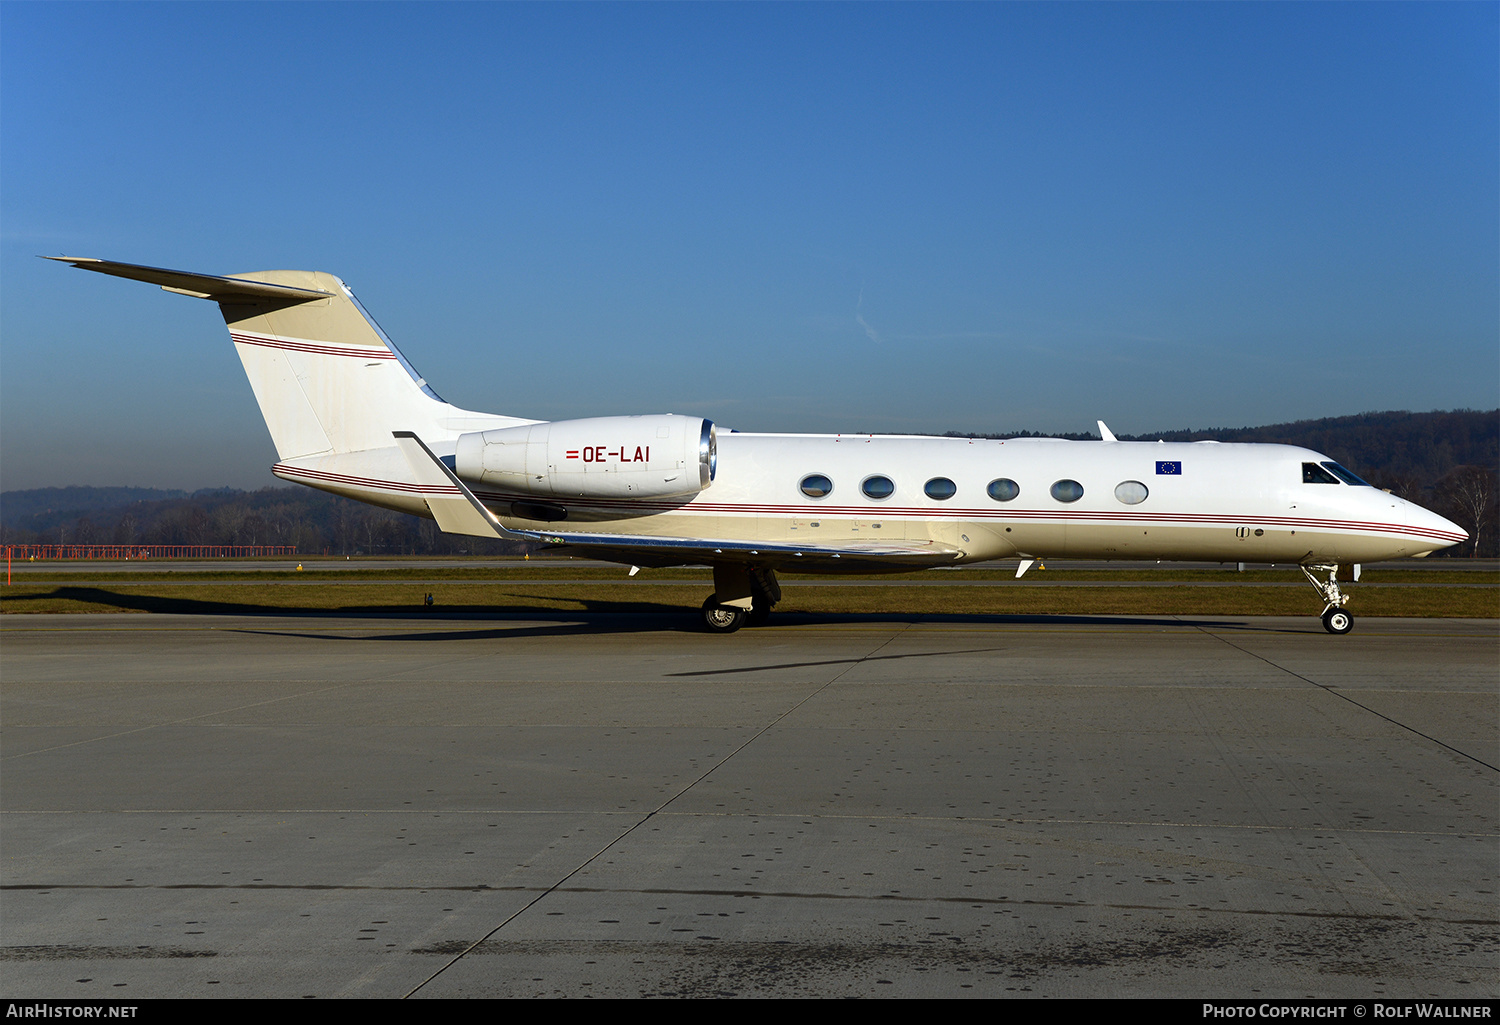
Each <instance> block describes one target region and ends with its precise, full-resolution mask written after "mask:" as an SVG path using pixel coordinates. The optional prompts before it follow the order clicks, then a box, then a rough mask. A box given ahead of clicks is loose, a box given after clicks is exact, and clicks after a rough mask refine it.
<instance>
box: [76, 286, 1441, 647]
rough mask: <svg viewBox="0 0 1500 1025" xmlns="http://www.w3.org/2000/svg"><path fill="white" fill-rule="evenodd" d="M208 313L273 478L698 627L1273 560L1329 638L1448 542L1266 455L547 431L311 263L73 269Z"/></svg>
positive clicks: (1345, 483)
mask: <svg viewBox="0 0 1500 1025" xmlns="http://www.w3.org/2000/svg"><path fill="white" fill-rule="evenodd" d="M48 259H54V260H61V261H63V262H65V263H69V264H72V265H73V266H75V267H80V268H82V269H84V270H92V271H98V272H100V273H103V274H113V275H115V276H117V277H122V278H132V279H135V280H137V281H146V282H150V283H153V284H157V285H160V286H161V287H162V288H164V289H166V290H167V291H168V292H177V293H180V294H183V295H189V296H194V297H196V298H200V299H212V300H213V301H214V302H216V303H218V304H219V309H220V310H221V311H222V313H223V314H224V320H225V322H226V323H227V324H228V326H229V336H230V338H232V339H233V340H234V347H235V349H236V350H237V351H238V352H239V355H240V359H241V361H242V362H243V363H244V366H245V373H246V374H248V375H249V377H250V387H251V388H253V389H254V391H255V398H256V400H257V401H258V402H259V403H260V409H261V413H262V414H263V415H264V416H265V420H266V426H267V427H268V428H269V429H270V432H271V440H272V441H273V442H274V443H275V445H276V453H277V458H278V460H279V461H278V462H277V463H276V465H275V466H274V467H273V468H272V472H273V473H275V474H276V476H278V477H281V478H282V479H284V480H289V481H294V482H296V483H298V484H306V485H308V486H310V487H314V488H320V489H322V490H324V491H331V492H333V493H334V494H338V495H345V496H347V497H349V498H354V499H358V500H359V501H361V502H369V503H372V504H374V505H379V506H384V507H386V508H389V509H396V510H399V511H401V512H406V513H414V514H416V515H418V516H429V517H431V518H433V519H435V520H436V521H437V524H438V526H439V527H440V528H441V529H442V530H443V531H444V532H446V533H452V534H468V535H473V536H476V537H494V538H505V539H510V540H516V541H529V542H534V543H538V544H541V545H544V546H548V547H555V548H566V549H570V550H572V551H576V552H579V553H583V554H587V555H590V556H593V557H595V558H599V559H606V560H609V561H612V562H619V563H623V564H626V565H629V566H631V567H633V568H632V571H631V572H632V573H634V567H640V566H675V565H684V564H689V563H692V564H701V563H707V564H708V565H711V566H712V567H713V572H714V593H713V594H712V595H710V596H709V598H708V600H707V601H705V602H704V603H703V622H704V624H705V625H706V627H707V628H708V629H709V630H711V631H715V632H719V633H729V632H732V631H734V630H737V629H739V628H740V627H741V626H742V625H744V624H745V623H746V622H749V623H760V622H764V621H765V619H766V617H767V616H768V615H769V613H770V611H771V607H772V606H773V605H775V604H776V602H777V601H778V600H779V599H780V597H781V589H780V587H779V586H778V584H777V582H776V572H777V570H788V571H794V572H804V573H880V572H904V571H909V570H912V569H919V568H923V567H931V566H956V565H961V564H964V563H971V562H984V561H988V560H992V559H1017V560H1019V566H1018V569H1017V571H1016V575H1017V576H1018V577H1019V576H1020V575H1021V574H1023V573H1025V572H1026V570H1027V569H1028V568H1029V567H1030V566H1031V565H1032V563H1033V562H1034V561H1035V560H1037V559H1041V558H1048V557H1057V558H1063V557H1066V558H1090V559H1122V560H1124V559H1142V560H1168V559H1193V560H1214V561H1223V562H1262V563H1268V562H1280V563H1296V564H1297V565H1298V566H1300V567H1301V568H1302V571H1303V573H1304V574H1306V576H1307V579H1308V581H1309V582H1310V583H1311V584H1312V585H1313V587H1314V588H1316V589H1317V591H1318V593H1319V595H1320V596H1321V597H1322V599H1323V602H1324V607H1323V613H1322V619H1323V626H1324V627H1325V628H1326V629H1327V630H1328V631H1329V632H1330V633H1335V634H1342V633H1347V632H1348V631H1349V629H1350V628H1351V627H1352V626H1353V623H1354V620H1353V617H1352V616H1350V614H1349V612H1348V611H1347V610H1346V609H1345V605H1346V604H1347V602H1348V596H1347V595H1346V594H1345V593H1344V592H1343V590H1342V589H1340V587H1339V583H1340V581H1341V580H1346V581H1347V580H1351V579H1357V578H1358V566H1359V564H1361V563H1365V562H1373V561H1377V560H1382V559H1393V558H1397V557H1399V556H1423V555H1426V554H1428V553H1429V552H1432V551H1436V550H1438V549H1440V548H1447V547H1448V546H1450V545H1454V544H1457V543H1459V542H1461V541H1463V540H1465V539H1466V538H1467V537H1468V534H1467V533H1465V532H1464V530H1462V529H1461V528H1460V527H1459V526H1458V525H1456V524H1454V523H1451V522H1449V521H1448V520H1446V519H1444V518H1443V517H1441V516H1438V515H1436V514H1434V513H1431V512H1428V511H1427V510H1426V509H1423V508H1421V507H1420V506H1417V505H1413V504H1412V503H1410V502H1406V501H1404V500H1402V499H1400V498H1397V497H1395V496H1394V495H1391V494H1388V493H1386V492H1384V491H1381V490H1379V489H1376V488H1373V487H1370V486H1369V485H1368V484H1366V483H1365V482H1364V481H1362V480H1360V479H1359V478H1358V477H1356V476H1355V475H1354V474H1352V473H1350V472H1349V471H1348V470H1346V469H1344V468H1343V467H1342V466H1340V465H1338V464H1337V463H1335V462H1334V461H1333V460H1331V459H1329V458H1328V457H1326V456H1324V455H1321V454H1319V453H1317V452H1312V451H1309V450H1307V449H1302V448H1293V447H1291V446H1286V445H1242V444H1218V443H1216V442H1196V443H1191V444H1165V443H1161V442H1157V443H1155V444H1152V443H1149V442H1122V441H1117V440H1116V439H1115V437H1114V435H1113V434H1112V433H1110V430H1109V428H1108V427H1106V426H1105V425H1104V423H1103V422H1102V421H1101V422H1100V423H1099V431H1100V435H1101V438H1102V440H1101V441H1061V440H1056V439H1049V438H1026V439H1012V440H1008V441H985V440H978V439H973V440H971V439H964V438H932V437H895V436H886V435H805V434H741V433H739V432H737V431H721V430H719V429H718V428H717V427H716V426H715V425H714V424H713V423H712V422H711V421H709V420H704V419H702V418H700V417H689V416H677V415H674V414H671V413H660V414H651V415H643V416H611V417H595V418H591V419H585V420H563V421H557V422H552V423H547V422H542V421H537V420H523V419H518V418H516V417H510V416H498V415H495V414H490V413H475V412H471V411H469V410H465V409H459V408H457V407H456V406H453V405H450V404H449V403H447V402H444V401H443V400H442V399H441V398H439V397H438V395H437V393H436V392H434V391H433V390H432V389H431V388H430V387H428V385H427V382H426V381H424V380H423V379H422V378H421V377H420V376H419V375H418V374H417V372H416V371H415V370H414V369H413V368H412V366H411V364H410V363H408V362H407V361H406V359H405V358H404V357H403V356H402V355H401V353H400V351H399V350H397V348H396V346H395V345H394V344H393V343H392V342H391V340H390V339H389V338H387V337H386V335H385V332H383V331H382V330H381V329H380V327H379V326H378V325H377V324H376V323H375V321H374V320H373V319H372V318H371V317H370V316H369V315H368V314H367V313H366V312H365V310H364V307H363V306H361V305H360V303H359V301H358V300H357V299H355V298H354V293H353V292H351V291H350V290H349V288H348V287H347V286H346V285H345V284H344V283H343V282H342V281H340V280H339V279H338V278H336V277H334V276H333V275H331V274H325V273H321V272H314V271H262V272H257V273H251V274H233V275H228V276H223V277H220V276H216V275H211V274H194V273H188V272H184V271H174V270H164V269H162V268H158V267H141V266H136V265H134V264H128V263H113V262H110V261H106V260H95V259H87V258H74V257H48Z"/></svg>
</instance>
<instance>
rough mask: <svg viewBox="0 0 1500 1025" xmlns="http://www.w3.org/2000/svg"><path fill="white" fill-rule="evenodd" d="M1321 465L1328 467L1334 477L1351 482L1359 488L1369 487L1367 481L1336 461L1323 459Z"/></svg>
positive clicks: (1346, 482) (1347, 482)
mask: <svg viewBox="0 0 1500 1025" xmlns="http://www.w3.org/2000/svg"><path fill="white" fill-rule="evenodd" d="M1323 465H1324V466H1326V467H1328V470H1329V472H1331V473H1332V474H1333V475H1334V476H1335V477H1337V478H1338V479H1339V480H1341V481H1343V482H1344V483H1345V484H1353V485H1354V486H1356V487H1361V488H1367V487H1370V484H1369V482H1367V481H1362V480H1360V479H1359V478H1358V477H1356V476H1355V475H1354V474H1352V473H1350V472H1349V471H1348V470H1346V469H1344V468H1343V467H1342V466H1340V465H1339V464H1338V463H1335V462H1331V461H1329V460H1324V461H1323Z"/></svg>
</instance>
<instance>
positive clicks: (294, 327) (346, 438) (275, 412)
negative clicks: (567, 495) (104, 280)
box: [47, 256, 532, 464]
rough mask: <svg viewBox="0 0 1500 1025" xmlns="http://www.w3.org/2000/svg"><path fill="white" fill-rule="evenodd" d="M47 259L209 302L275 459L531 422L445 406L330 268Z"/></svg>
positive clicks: (439, 439)
mask: <svg viewBox="0 0 1500 1025" xmlns="http://www.w3.org/2000/svg"><path fill="white" fill-rule="evenodd" d="M47 259H49V260H60V261H62V262H64V263H69V264H72V265H73V266H75V267H79V268H82V269H83V270H92V271H97V272H99V273H101V274H112V275H114V276H115V277H121V278H131V279H133V280H136V281H148V282H151V283H152V284H157V285H160V286H161V287H162V288H164V289H166V290H167V291H169V292H176V293H179V294H181V295H189V296H193V297H195V298H198V299H211V300H213V301H214V302H216V303H218V304H219V310H220V311H221V312H222V313H223V315H224V322H225V323H226V324H227V325H228V326H229V335H230V337H231V338H232V339H233V340H234V347H235V350H236V351H237V352H238V353H239V355H240V362H241V363H242V364H243V365H244V367H245V374H246V375H247V376H248V377H249V378H250V387H251V388H252V389H253V390H254V392H255V399H256V401H257V402H258V403H260V411H261V414H262V415H263V416H264V417H265V420H266V427H267V428H268V429H269V430H270V432H271V440H272V442H273V443H274V444H275V445H276V454H277V456H278V458H279V459H280V461H281V462H282V463H283V464H285V463H291V462H293V461H297V460H305V459H309V458H311V457H319V456H339V455H345V454H347V453H351V452H365V451H369V450H372V449H390V448H392V439H391V432H392V431H396V430H402V431H415V432H418V433H420V434H421V435H422V437H424V438H427V439H428V440H429V441H433V442H435V443H438V444H442V443H451V441H452V439H454V438H456V437H457V436H458V434H459V433H461V432H462V431H464V430H484V429H489V428H496V427H507V426H512V425H516V424H525V423H531V422H532V421H529V420H517V419H515V418H512V417H500V416H493V415H489V414H483V413H471V412H468V411H466V410H461V409H455V408H454V407H453V406H450V405H449V404H448V403H446V402H444V401H443V400H442V399H440V398H438V396H437V394H436V393H434V392H433V390H432V389H431V388H429V387H428V386H427V382H425V381H423V380H422V379H421V378H420V377H419V376H418V375H417V373H416V371H415V370H414V369H412V366H411V364H409V363H408V362H407V361H406V359H405V357H403V356H402V355H401V353H400V351H399V350H397V348H396V347H395V345H394V344H392V343H391V340H390V339H389V338H387V337H386V336H385V332H383V331H381V330H380V328H379V326H378V325H377V324H376V323H375V322H374V320H372V319H371V318H370V316H369V315H368V314H367V313H366V312H365V310H364V307H362V306H361V305H360V304H359V300H357V299H355V298H354V293H353V292H351V291H350V290H349V288H348V287H347V286H346V285H345V284H344V283H343V282H342V281H340V280H339V279H338V278H336V277H334V276H333V275H332V274H325V273H323V272H321V271H296V270H274V271H258V272H255V273H250V274H233V275H228V276H219V275H213V274H198V273H194V272H190V271H176V270H167V269H165V268H162V267H143V266H140V265H138V264H131V263H115V262H113V261H109V260H96V259H92V258H84V257H69V256H51V257H47Z"/></svg>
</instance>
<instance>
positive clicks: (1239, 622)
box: [12, 587, 1316, 641]
mask: <svg viewBox="0 0 1500 1025" xmlns="http://www.w3.org/2000/svg"><path fill="white" fill-rule="evenodd" d="M547 597H548V598H549V599H551V598H553V597H554V596H550V595H549V596H547ZM48 598H52V599H59V598H61V599H68V600H71V601H76V602H80V603H86V604H91V605H99V606H105V607H111V608H117V609H131V610H134V611H138V612H149V613H157V614H172V615H187V616H225V617H228V616H254V617H260V618H269V619H284V620H293V621H302V622H306V621H308V620H320V619H325V620H326V619H342V620H350V619H354V620H366V621H369V622H370V623H371V624H372V625H374V624H375V623H378V622H383V621H387V622H388V621H412V620H440V621H442V622H443V623H444V624H445V625H442V626H439V625H438V624H436V623H434V624H433V628H432V629H423V630H413V631H410V632H406V633H387V632H381V633H379V634H376V635H372V636H368V637H351V636H348V635H347V634H327V633H317V632H304V631H295V632H292V631H286V630H264V629H254V628H245V629H246V632H253V633H262V634H273V635H281V636H300V637H310V638H317V639H320V640H343V641H360V640H364V641H374V640H378V641H458V640H480V639H498V638H506V637H510V638H522V637H546V636H568V635H573V636H576V635H578V634H614V633H618V634H638V633H660V632H663V631H669V632H678V633H699V632H701V629H700V627H699V616H698V612H697V610H696V609H688V608H684V607H683V606H681V605H673V604H664V603H660V602H651V601H630V602H621V601H593V600H589V599H587V598H578V599H573V600H574V601H576V602H577V604H579V605H581V606H583V608H582V609H541V608H537V607H536V606H534V605H503V604H501V605H441V606H431V607H425V606H417V607H414V608H399V607H392V606H388V605H383V606H370V605H350V606H342V607H337V608H326V609H296V608H286V607H283V606H277V605H258V604H253V603H248V602H217V601H201V600H197V599H190V598H172V597H161V596H153V595H135V594H121V593H119V592H116V591H112V590H109V589H107V588H99V587H58V588H56V589H55V590H53V591H51V592H50V593H48V594H46V595H35V596H32V598H31V600H43V599H48ZM538 598H541V596H538ZM27 600H28V599H27V598H18V599H14V601H15V603H16V604H15V605H13V606H12V607H13V608H16V607H17V606H19V605H21V603H23V602H25V601H27ZM18 611H19V609H18ZM455 619H460V620H464V619H488V620H496V619H503V620H504V621H505V623H506V624H508V625H506V626H497V627H493V628H485V629H472V630H461V629H460V630H455V629H453V628H452V627H451V625H448V624H451V623H452V621H453V620H455ZM559 620H562V622H559ZM913 622H923V623H953V624H974V625H981V624H993V625H997V626H999V625H1036V626H1111V627H1122V626H1128V627H1158V628H1161V627H1175V628H1178V629H1196V628H1212V629H1215V630H1235V631H1249V632H1253V633H1286V632H1293V633H1305V632H1316V631H1313V630H1312V629H1311V628H1309V629H1306V630H1303V629H1300V628H1289V627H1288V626H1287V624H1286V623H1285V621H1284V620H1277V621H1276V622H1275V624H1274V625H1273V624H1272V623H1271V622H1260V623H1258V622H1255V621H1254V620H1253V619H1252V620H1243V619H1215V620H1198V619H1187V618H1182V617H1176V616H1116V615H1038V614H1000V613H965V612H951V613H930V612H929V613H903V612H843V613H840V612H779V613H775V614H773V616H772V619H771V623H770V624H769V625H768V626H765V627H759V628H753V629H754V630H756V631H757V632H758V631H760V630H767V629H778V628H796V627H809V626H830V625H847V624H855V623H866V624H879V623H913ZM527 624H532V625H527Z"/></svg>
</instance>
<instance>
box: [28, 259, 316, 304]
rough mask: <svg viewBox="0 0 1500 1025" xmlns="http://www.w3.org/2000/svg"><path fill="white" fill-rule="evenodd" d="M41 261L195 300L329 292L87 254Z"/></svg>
mask: <svg viewBox="0 0 1500 1025" xmlns="http://www.w3.org/2000/svg"><path fill="white" fill-rule="evenodd" d="M42 259H44V260H58V261H60V262H62V263H66V264H71V265H72V266H74V267H77V268H79V269H80V270H92V271H98V272H99V273H100V274H113V275H114V276H115V277H117V278H130V279H131V280H133V281H146V282H149V283H150V284H153V285H160V286H161V287H162V288H164V289H166V290H167V291H168V292H178V293H180V294H182V295H190V296H193V297H194V298H197V299H212V300H213V301H214V302H220V303H235V304H238V303H264V302H267V301H270V302H276V301H278V300H279V301H281V302H293V303H305V302H312V301H314V300H317V299H327V298H329V297H331V296H332V295H333V293H332V292H321V291H318V290H317V289H312V288H294V287H292V286H291V285H273V284H271V283H270V282H269V281H250V280H247V279H245V278H226V277H220V276H218V275H216V274H195V273H193V272H192V271H185V270H167V269H166V268H165V267H142V266H140V265H139V264H134V263H115V262H114V261H112V260H95V259H93V258H92V257H88V256H44V257H42Z"/></svg>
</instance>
